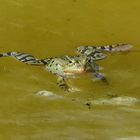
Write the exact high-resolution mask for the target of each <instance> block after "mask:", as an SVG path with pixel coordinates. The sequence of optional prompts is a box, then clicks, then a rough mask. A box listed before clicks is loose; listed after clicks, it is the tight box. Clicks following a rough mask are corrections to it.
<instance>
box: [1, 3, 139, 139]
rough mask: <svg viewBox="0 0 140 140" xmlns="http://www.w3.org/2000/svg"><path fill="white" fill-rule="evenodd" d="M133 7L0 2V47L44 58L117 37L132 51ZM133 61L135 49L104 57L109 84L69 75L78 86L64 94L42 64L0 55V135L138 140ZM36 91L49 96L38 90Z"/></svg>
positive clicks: (136, 44) (136, 59)
mask: <svg viewBox="0 0 140 140" xmlns="http://www.w3.org/2000/svg"><path fill="white" fill-rule="evenodd" d="M139 7H140V2H139V0H135V1H131V0H127V1H126V0H124V1H122V0H114V1H112V0H107V1H101V0H61V1H58V0H30V1H29V0H0V52H7V51H21V52H28V53H31V54H33V55H35V56H37V57H39V58H46V57H52V56H59V55H64V54H68V55H74V54H75V49H76V47H77V46H79V45H104V44H114V43H119V42H123V43H131V44H133V45H134V48H133V50H138V49H140V46H139V45H140V42H139V35H140V28H139V25H140V19H139V15H140V8H139ZM139 60H140V53H139V52H130V53H128V54H117V55H109V57H108V58H107V59H105V60H103V61H100V62H99V64H100V65H101V66H103V67H104V68H105V69H104V70H103V72H104V73H105V74H106V75H107V78H108V80H109V83H110V84H109V85H104V84H103V83H101V82H93V81H92V80H91V77H90V75H87V76H82V77H80V78H78V79H72V80H70V84H71V85H72V86H73V87H75V88H78V89H79V90H80V91H78V92H75V93H71V94H66V93H65V92H63V91H62V90H61V89H59V87H57V85H56V77H54V76H53V75H51V74H50V73H47V72H45V71H44V70H43V69H42V68H40V67H33V66H27V65H25V64H22V63H20V62H17V61H15V60H13V59H11V58H3V59H1V60H0V140H46V139H49V140H140V121H139V118H140V103H139V100H140V76H139V72H140V62H139ZM42 90H45V91H49V95H50V96H39V95H38V94H36V93H37V92H38V91H42ZM111 95H113V96H115V97H114V98H111V97H110V96H111ZM89 104H91V106H89Z"/></svg>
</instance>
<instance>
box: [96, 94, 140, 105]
mask: <svg viewBox="0 0 140 140" xmlns="http://www.w3.org/2000/svg"><path fill="white" fill-rule="evenodd" d="M137 102H139V100H138V99H136V98H134V97H128V96H122V97H113V98H110V99H99V100H94V101H93V104H96V105H103V104H104V105H133V104H135V103H137Z"/></svg>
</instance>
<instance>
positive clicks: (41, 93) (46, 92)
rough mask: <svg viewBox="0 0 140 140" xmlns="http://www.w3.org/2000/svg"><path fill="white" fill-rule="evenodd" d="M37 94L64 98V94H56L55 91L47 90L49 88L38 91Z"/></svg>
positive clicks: (50, 97)
mask: <svg viewBox="0 0 140 140" xmlns="http://www.w3.org/2000/svg"><path fill="white" fill-rule="evenodd" d="M36 95H37V96H45V97H48V98H49V99H60V98H63V97H62V96H60V95H56V94H54V93H53V92H51V91H47V90H41V91H38V92H37V93H36Z"/></svg>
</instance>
